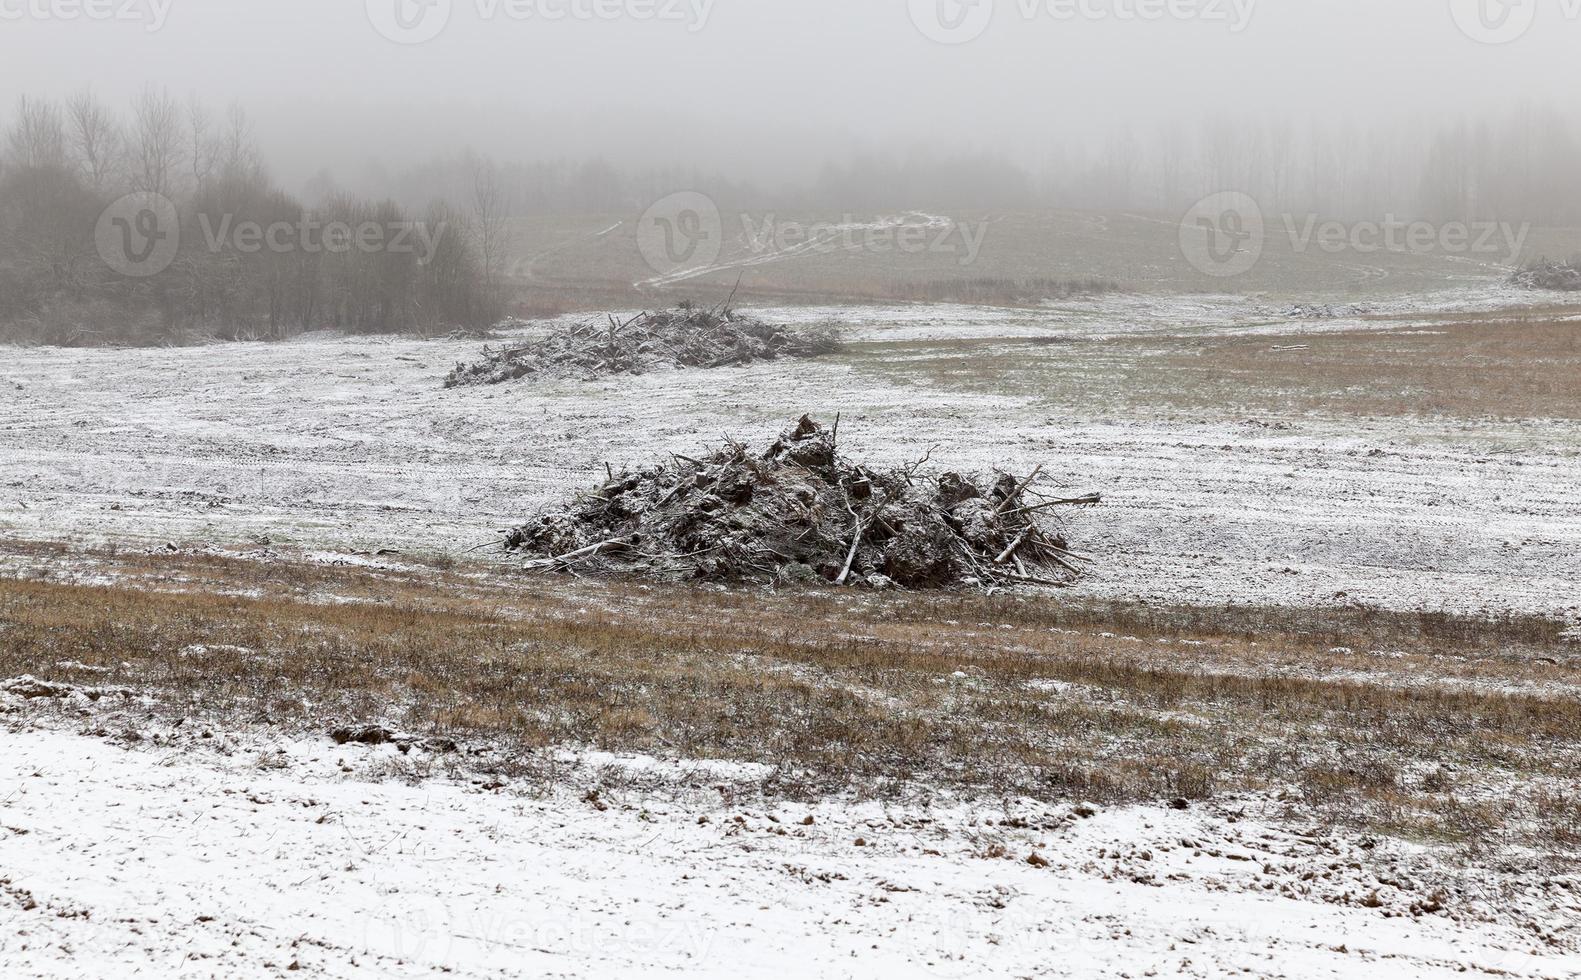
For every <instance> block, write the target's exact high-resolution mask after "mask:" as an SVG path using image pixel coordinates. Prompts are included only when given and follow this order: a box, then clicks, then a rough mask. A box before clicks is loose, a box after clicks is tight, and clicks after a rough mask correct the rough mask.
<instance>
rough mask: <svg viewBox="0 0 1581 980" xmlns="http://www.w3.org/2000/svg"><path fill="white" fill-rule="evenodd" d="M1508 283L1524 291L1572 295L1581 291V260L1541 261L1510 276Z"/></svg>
mask: <svg viewBox="0 0 1581 980" xmlns="http://www.w3.org/2000/svg"><path fill="white" fill-rule="evenodd" d="M1510 282H1511V283H1512V284H1513V285H1516V286H1522V287H1524V288H1526V289H1552V290H1559V291H1561V292H1567V293H1573V292H1576V291H1578V290H1581V258H1575V259H1571V260H1570V261H1569V262H1554V261H1551V260H1549V259H1543V260H1541V261H1539V262H1534V263H1533V264H1531V265H1528V266H1526V267H1525V268H1523V269H1519V270H1517V271H1516V272H1514V273H1512V274H1511V275H1510Z"/></svg>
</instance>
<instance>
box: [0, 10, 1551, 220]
mask: <svg viewBox="0 0 1581 980" xmlns="http://www.w3.org/2000/svg"><path fill="white" fill-rule="evenodd" d="M1479 5H1482V6H1486V7H1487V8H1488V10H1487V11H1481V9H1480V6H1479ZM406 6H410V8H411V11H410V16H411V18H412V19H411V20H410V21H409V23H412V24H415V25H418V26H417V27H416V28H414V29H411V30H408V29H406V28H401V27H399V25H400V24H401V23H402V21H400V20H397V19H396V16H397V13H399V11H398V10H397V9H396V8H398V7H406ZM1573 6H1574V3H1573V0H1527V2H1524V3H1507V4H1506V3H1504V2H1503V0H1465V2H1463V3H1461V2H1457V3H1450V2H1448V0H1445V2H1413V3H1378V2H1375V0H1324V2H1321V3H1291V2H1272V0H1261V2H1259V0H1169V2H1165V0H912V2H911V3H910V5H909V7H908V3H907V2H906V0H886V2H879V3H852V2H848V0H751V2H744V0H636V2H632V3H629V4H620V3H614V2H611V0H423V2H419V0H368V2H367V3H364V2H333V3H326V2H322V0H275V2H271V3H267V4H265V3H255V2H249V0H205V2H201V3H200V2H195V0H116V3H115V4H114V16H113V17H112V18H111V19H109V20H106V21H99V20H96V19H92V18H89V17H88V15H87V14H78V15H77V16H75V17H68V16H67V15H68V13H70V12H72V11H74V10H75V7H74V5H73V0H5V3H4V4H0V10H4V11H5V13H4V14H3V16H5V17H6V18H7V20H6V21H5V22H3V24H0V26H3V28H4V29H3V30H0V73H3V76H4V81H5V83H6V84H5V85H4V86H3V87H4V88H5V89H9V90H12V91H15V90H18V89H20V90H24V91H28V92H31V93H33V94H36V95H40V96H53V97H63V96H65V95H67V94H69V93H71V92H74V91H77V90H79V89H81V88H82V87H83V86H85V85H86V86H91V87H92V88H93V89H94V90H95V91H96V92H97V93H98V94H99V95H100V96H101V97H103V98H105V99H106V100H107V101H109V102H112V103H117V102H120V101H122V100H123V99H124V97H125V96H126V95H128V94H130V93H131V92H133V91H135V90H137V89H139V88H141V87H143V86H144V85H146V84H148V83H154V84H157V85H161V86H165V87H168V88H169V89H170V90H171V91H172V92H173V93H175V94H176V95H177V96H178V97H179V98H185V97H186V95H187V94H188V93H196V94H198V95H200V96H202V97H203V98H204V99H205V100H206V101H208V102H210V103H213V104H219V105H223V104H225V103H227V102H229V101H230V100H232V99H239V100H241V101H243V102H244V103H245V104H246V105H247V106H248V108H249V110H250V111H251V112H252V114H253V116H254V117H255V119H256V122H257V128H258V136H259V139H260V142H261V144H262V146H263V148H264V151H265V153H266V154H267V156H268V158H269V160H270V161H271V163H272V164H273V166H274V168H275V170H276V175H277V177H278V178H279V179H280V180H281V181H282V183H283V184H284V185H285V186H287V187H288V188H291V189H293V190H295V189H297V188H299V187H300V186H301V185H302V183H303V182H305V181H306V180H308V179H309V178H310V177H311V176H312V175H313V174H315V173H317V172H318V171H320V170H321V169H326V168H327V169H328V170H330V171H331V172H333V173H334V174H336V175H337V176H338V177H339V178H340V179H341V181H342V182H343V183H355V182H356V181H357V180H360V179H361V178H362V177H364V176H365V171H366V170H367V169H368V165H369V163H370V162H374V161H376V162H377V164H378V165H379V166H381V167H383V168H386V169H388V170H396V171H398V170H401V169H404V168H407V167H411V166H413V165H416V164H419V163H423V162H426V161H428V160H431V159H434V158H436V157H443V156H447V155H450V154H453V153H455V152H458V151H459V150H461V149H462V148H466V147H471V148H473V149H475V150H476V151H477V152H479V153H482V154H485V155H492V156H495V157H498V158H501V159H510V160H564V159H582V158H589V157H603V158H606V159H608V160H610V161H611V162H612V163H613V164H614V165H615V166H616V167H618V168H620V169H623V170H624V169H653V168H660V167H666V166H672V165H673V166H683V167H696V168H699V169H701V170H704V171H706V172H710V173H719V174H723V175H725V176H727V177H729V178H732V179H735V180H743V181H751V182H755V183H761V184H764V185H767V186H769V187H772V186H774V185H776V184H778V183H781V182H797V183H801V182H805V181H808V180H810V179H811V178H813V177H815V176H816V175H817V173H818V171H819V170H820V169H821V168H822V167H823V166H824V165H825V164H828V163H841V162H845V161H848V160H849V159H850V158H852V157H853V156H859V155H863V154H877V155H881V156H890V157H897V158H902V159H904V158H906V157H908V156H912V155H926V154H932V155H935V156H944V157H955V156H961V155H963V154H991V155H994V156H998V157H1003V158H1004V159H1006V160H1008V161H1009V162H1011V163H1013V164H1014V165H1016V166H1017V167H1019V168H1023V169H1024V170H1026V171H1027V172H1028V173H1030V174H1031V175H1033V177H1034V179H1039V180H1057V179H1058V177H1059V175H1060V172H1061V170H1062V169H1063V168H1067V167H1069V166H1071V165H1072V161H1074V160H1086V159H1088V158H1091V159H1093V160H1096V161H1109V162H1116V163H1118V162H1120V161H1123V162H1125V163H1126V164H1128V165H1134V164H1136V163H1137V162H1139V161H1143V160H1147V161H1149V162H1151V161H1153V160H1154V159H1155V158H1156V157H1158V156H1160V155H1164V154H1167V153H1169V152H1176V151H1172V150H1168V149H1166V148H1165V147H1166V146H1172V145H1174V144H1175V143H1176V142H1179V143H1186V142H1189V141H1191V140H1194V139H1196V138H1203V137H1207V136H1209V135H1211V134H1212V131H1213V128H1214V127H1219V128H1220V129H1224V128H1228V127H1240V126H1246V125H1251V124H1257V125H1267V124H1271V123H1277V127H1278V129H1279V130H1280V131H1281V132H1284V131H1291V132H1293V134H1294V135H1295V136H1297V137H1299V136H1300V135H1301V134H1303V133H1308V132H1319V131H1321V132H1324V133H1325V134H1330V137H1329V138H1331V140H1332V142H1333V148H1332V150H1330V151H1329V152H1331V153H1332V154H1336V155H1338V156H1340V157H1341V158H1344V157H1346V156H1347V155H1351V156H1354V155H1358V154H1361V153H1363V152H1364V151H1366V150H1367V149H1368V148H1369V147H1372V146H1377V145H1382V144H1383V143H1384V142H1385V141H1386V139H1385V137H1386V136H1387V137H1389V138H1390V139H1391V140H1393V141H1396V142H1398V143H1399V144H1400V145H1401V146H1402V147H1403V149H1401V150H1398V151H1396V152H1400V153H1413V154H1415V153H1423V152H1426V147H1427V146H1428V144H1429V142H1430V141H1431V139H1432V138H1433V136H1434V134H1435V133H1437V132H1439V131H1441V130H1443V129H1444V128H1446V127H1455V126H1458V125H1461V124H1471V125H1477V124H1489V125H1498V124H1502V123H1508V122H1509V121H1510V120H1512V119H1515V118H1519V117H1520V116H1521V115H1522V114H1529V113H1533V112H1539V113H1543V112H1552V113H1554V114H1555V115H1556V117H1557V118H1558V119H1562V120H1564V122H1565V123H1567V124H1574V122H1575V121H1576V117H1577V116H1576V107H1575V104H1574V100H1573V99H1570V98H1568V95H1569V93H1571V92H1573V91H1574V90H1575V88H1576V85H1577V82H1578V81H1581V67H1578V62H1577V60H1576V58H1575V53H1576V52H1577V51H1578V50H1581V22H1578V21H1577V20H1576V18H1575V16H1574V14H1575V11H1574V10H1572V9H1570V8H1571V7H1573ZM1504 7H1508V8H1509V10H1507V11H1506V10H1503V9H1501V8H1504ZM1527 8H1532V9H1531V10H1527ZM52 9H53V10H54V15H52V16H37V15H31V14H29V13H28V11H44V12H49V11H51V10H52ZM1528 15H1529V22H1530V23H1531V26H1530V28H1529V29H1527V30H1525V31H1524V33H1522V34H1521V35H1520V36H1519V37H1517V38H1515V39H1514V40H1512V41H1509V42H1507V43H1502V44H1489V43H1485V41H1486V40H1487V39H1489V38H1492V39H1499V38H1501V37H1502V36H1503V33H1505V32H1508V31H1510V30H1511V29H1512V28H1513V27H1519V26H1520V24H1521V23H1523V22H1524V19H1526V18H1528ZM1484 16H1486V17H1487V18H1488V19H1489V22H1491V23H1493V24H1501V25H1503V26H1502V27H1497V28H1478V27H1477V25H1479V24H1481V23H1483V21H1482V18H1483V17H1484ZM1501 16H1506V17H1507V20H1504V21H1501V20H1500V19H1499V18H1500V17H1501ZM440 23H442V30H440V29H438V27H437V26H436V25H438V24H440ZM955 24H959V25H960V27H958V28H953V29H952V27H951V26H950V25H955ZM378 27H384V28H385V30H384V32H383V33H381V31H380V30H379V29H377V28H378ZM434 31H437V33H435V36H433V37H432V38H431V39H429V40H425V41H421V42H420V43H397V41H392V40H390V39H389V38H388V37H387V36H385V35H386V34H395V35H397V36H398V38H399V40H401V41H410V40H412V39H413V38H422V37H426V36H427V35H428V34H429V33H431V32H434ZM979 31H980V34H979V33H978V32H979ZM957 42H958V43H957ZM8 108H9V107H5V108H0V118H3V117H4V115H5V114H6V109H8ZM1545 128H1548V126H1547V124H1545ZM1287 138H1288V137H1287ZM1231 145H1232V146H1233V143H1232V144H1231ZM1358 162H1360V161H1358ZM1371 176H1373V177H1381V175H1378V174H1376V173H1371ZM922 203H925V202H919V206H920V205H921V204H922Z"/></svg>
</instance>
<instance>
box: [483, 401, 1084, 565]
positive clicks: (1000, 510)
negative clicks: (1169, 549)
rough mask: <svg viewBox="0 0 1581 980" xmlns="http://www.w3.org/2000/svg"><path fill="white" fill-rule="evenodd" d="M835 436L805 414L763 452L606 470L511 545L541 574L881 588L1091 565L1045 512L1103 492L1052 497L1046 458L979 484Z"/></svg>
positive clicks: (739, 448)
mask: <svg viewBox="0 0 1581 980" xmlns="http://www.w3.org/2000/svg"><path fill="white" fill-rule="evenodd" d="M836 428H838V427H836ZM836 435H837V432H836V430H832V429H828V428H825V427H824V426H822V425H819V424H818V423H817V422H814V421H813V420H812V419H811V418H807V417H803V418H802V419H801V421H800V422H798V423H797V424H796V425H795V426H793V427H792V428H791V429H789V430H787V431H786V432H784V433H783V434H781V436H780V437H779V438H778V439H777V440H776V441H775V442H774V444H773V445H771V446H770V447H769V448H768V450H767V451H766V452H762V453H753V452H750V451H749V450H748V448H747V447H746V446H745V445H742V444H740V443H736V442H726V443H725V445H724V446H723V447H721V448H720V449H718V450H715V451H714V452H712V453H709V454H708V455H706V456H705V457H703V458H701V459H692V458H690V457H686V456H679V455H677V456H674V457H673V458H672V460H671V461H670V462H667V463H664V464H661V465H658V466H654V467H650V468H648V469H643V470H639V471H637V472H634V473H622V474H620V475H618V476H617V475H614V474H611V475H610V479H609V480H608V481H607V482H605V483H604V484H603V485H602V486H600V487H598V488H597V489H596V490H595V491H593V492H591V493H587V494H584V495H582V496H581V497H579V498H578V499H577V500H575V501H574V502H572V503H570V504H569V505H568V506H567V507H566V508H565V509H564V510H560V511H556V512H553V513H547V514H543V515H541V516H539V517H537V518H535V519H534V520H532V521H530V522H528V523H527V524H525V525H524V526H522V527H520V528H518V529H517V530H515V531H513V532H511V533H510V535H509V536H508V537H507V539H506V542H505V546H506V548H507V550H510V551H515V552H521V553H524V554H527V555H530V556H532V560H531V561H529V562H528V563H527V568H529V569H535V570H544V571H572V570H588V569H594V570H605V571H612V572H621V573H630V574H638V575H643V576H649V577H655V578H662V579H672V580H686V579H691V580H703V581H712V582H728V583H747V582H762V583H773V582H781V583H816V582H827V583H832V584H834V585H867V586H870V587H873V588H888V587H892V586H897V585H898V586H903V587H906V588H915V589H943V588H953V587H960V588H977V589H993V588H996V587H1006V586H1012V585H1017V584H1035V585H1065V584H1068V583H1070V582H1071V581H1073V580H1074V579H1075V578H1077V577H1078V576H1079V575H1080V574H1081V568H1082V566H1083V565H1084V564H1086V563H1087V562H1088V561H1090V559H1088V558H1085V557H1082V556H1080V555H1077V554H1075V553H1073V552H1072V551H1071V550H1070V547H1069V544H1068V543H1067V542H1066V540H1065V537H1064V536H1063V535H1062V534H1061V533H1059V531H1058V529H1057V528H1056V527H1054V526H1053V522H1052V521H1050V520H1049V518H1050V515H1051V514H1052V513H1053V511H1054V509H1055V508H1059V507H1069V506H1084V505H1091V504H1097V503H1098V502H1099V499H1100V498H1099V497H1098V496H1097V495H1096V494H1094V495H1089V496H1083V497H1075V498H1071V497H1061V496H1055V495H1049V494H1044V493H1042V492H1040V491H1039V490H1038V489H1037V488H1036V482H1037V477H1038V476H1039V474H1040V473H1041V467H1040V468H1039V469H1037V470H1034V471H1033V472H1032V474H1031V475H1030V476H1028V477H1026V478H1024V479H1020V478H1017V477H1014V476H1011V475H1008V474H1000V475H998V476H996V477H994V478H992V479H989V480H986V481H980V482H974V481H973V480H970V479H967V478H965V477H962V476H959V475H957V474H954V473H945V474H943V475H942V476H937V477H924V476H921V475H919V474H918V470H919V469H921V467H922V465H923V464H924V463H926V462H927V459H926V458H924V459H923V460H921V461H919V462H917V463H915V464H913V465H911V466H909V467H902V468H896V469H877V468H872V467H867V466H862V465H859V464H856V463H852V462H850V461H848V460H846V459H844V458H842V457H841V456H839V454H838V453H837V452H836Z"/></svg>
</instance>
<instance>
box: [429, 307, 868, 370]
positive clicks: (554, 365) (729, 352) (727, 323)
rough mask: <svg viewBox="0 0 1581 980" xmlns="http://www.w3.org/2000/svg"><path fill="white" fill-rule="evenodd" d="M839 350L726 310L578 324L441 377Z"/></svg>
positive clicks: (827, 337) (826, 341)
mask: <svg viewBox="0 0 1581 980" xmlns="http://www.w3.org/2000/svg"><path fill="white" fill-rule="evenodd" d="M839 348H840V342H839V338H838V337H837V336H836V334H835V332H834V331H833V330H832V329H812V330H807V331H801V332H795V331H790V330H787V329H785V328H783V327H779V326H775V325H773V324H770V323H765V322H763V321H762V320H759V319H756V318H754V317H750V316H744V315H742V314H739V313H737V312H735V311H734V310H732V309H730V308H729V307H728V306H725V307H715V308H713V309H706V310H705V309H699V308H697V307H694V306H691V305H689V304H684V305H682V306H681V307H680V308H678V309H674V310H666V311H662V312H659V313H642V314H639V315H638V316H635V317H632V318H631V319H630V320H627V321H625V322H624V323H622V322H620V321H617V320H616V319H615V318H614V317H612V316H610V317H606V318H605V319H604V320H602V321H600V320H584V321H581V322H579V323H574V324H571V325H570V326H568V327H566V328H565V329H562V330H556V331H554V332H552V333H550V334H549V335H548V336H546V337H543V338H541V339H538V340H534V341H532V342H530V343H526V344H520V345H517V346H514V347H501V348H491V347H485V348H483V359H482V360H480V361H476V362H474V363H472V364H457V365H456V368H455V370H454V371H451V372H450V376H449V377H448V378H446V379H445V387H446V388H454V387H457V386H458V385H487V384H501V383H503V382H506V381H514V380H516V379H517V378H526V377H583V378H596V377H603V376H606V375H612V374H643V373H646V372H648V371H652V370H655V369H658V368H663V367H672V368H718V367H728V366H731V365H738V364H750V363H752V362H754V361H771V360H774V359H776V358H780V357H817V356H819V355H821V354H830V353H833V352H835V351H837V350H839Z"/></svg>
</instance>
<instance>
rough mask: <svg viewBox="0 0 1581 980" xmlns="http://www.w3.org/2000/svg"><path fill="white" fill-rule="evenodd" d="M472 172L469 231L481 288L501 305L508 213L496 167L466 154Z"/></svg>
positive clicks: (494, 301)
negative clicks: (470, 227)
mask: <svg viewBox="0 0 1581 980" xmlns="http://www.w3.org/2000/svg"><path fill="white" fill-rule="evenodd" d="M467 163H468V165H469V169H470V170H471V174H472V218H473V220H472V222H471V224H472V234H473V237H474V239H475V240H476V243H477V255H478V263H479V265H480V266H481V267H482V275H483V291H484V295H485V296H486V297H487V298H488V302H489V303H490V304H491V305H492V306H494V307H496V308H499V307H503V305H504V285H505V284H504V269H505V262H506V259H507V255H506V253H507V252H508V251H509V250H510V236H511V231H510V214H509V210H508V207H507V202H506V200H505V189H504V186H503V182H502V181H501V180H500V170H499V166H498V165H497V164H495V163H494V161H492V160H485V159H482V158H480V157H478V156H476V155H473V154H471V153H469V154H468V155H467Z"/></svg>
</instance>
